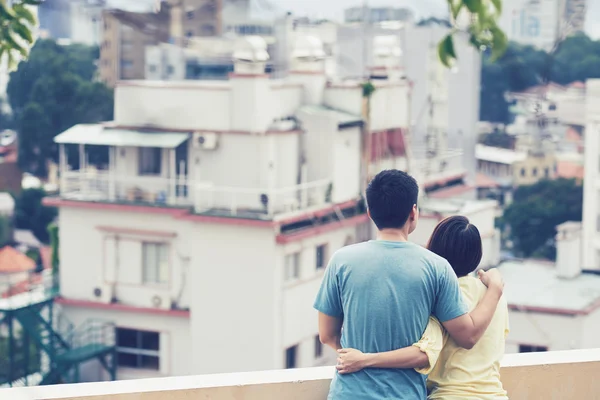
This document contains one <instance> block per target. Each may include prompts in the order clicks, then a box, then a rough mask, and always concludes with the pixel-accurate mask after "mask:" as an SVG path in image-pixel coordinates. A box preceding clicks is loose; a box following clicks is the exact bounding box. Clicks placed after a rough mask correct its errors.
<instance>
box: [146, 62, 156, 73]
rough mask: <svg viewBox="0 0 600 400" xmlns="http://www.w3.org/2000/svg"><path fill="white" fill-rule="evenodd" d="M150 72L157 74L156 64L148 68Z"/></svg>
mask: <svg viewBox="0 0 600 400" xmlns="http://www.w3.org/2000/svg"><path fill="white" fill-rule="evenodd" d="M148 71H150V72H152V73H154V72H156V65H154V64H150V65H149V66H148Z"/></svg>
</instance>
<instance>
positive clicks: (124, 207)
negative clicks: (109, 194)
mask: <svg viewBox="0 0 600 400" xmlns="http://www.w3.org/2000/svg"><path fill="white" fill-rule="evenodd" d="M42 204H43V205H45V206H48V207H73V208H88V209H92V210H109V211H122V212H135V213H149V214H163V215H165V214H166V215H171V216H174V217H176V216H179V215H183V214H185V213H187V212H188V211H187V210H182V209H179V208H163V207H150V206H144V205H132V204H114V203H99V202H91V201H76V200H64V199H60V198H57V197H45V198H44V200H43V201H42Z"/></svg>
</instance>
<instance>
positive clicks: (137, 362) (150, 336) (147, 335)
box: [117, 328, 160, 370]
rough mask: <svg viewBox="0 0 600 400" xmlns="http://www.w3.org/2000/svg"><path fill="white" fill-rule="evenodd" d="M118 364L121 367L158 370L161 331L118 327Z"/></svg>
mask: <svg viewBox="0 0 600 400" xmlns="http://www.w3.org/2000/svg"><path fill="white" fill-rule="evenodd" d="M117 364H118V365H119V367H127V368H140V369H151V370H158V369H159V368H160V335H159V333H158V332H147V331H138V330H135V329H125V328H117Z"/></svg>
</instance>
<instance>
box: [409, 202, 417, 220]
mask: <svg viewBox="0 0 600 400" xmlns="http://www.w3.org/2000/svg"><path fill="white" fill-rule="evenodd" d="M417 215H419V209H418V207H417V205H416V204H413V207H412V210H410V220H411V221H414V220H415V219H417Z"/></svg>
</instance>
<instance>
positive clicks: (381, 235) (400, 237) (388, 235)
mask: <svg viewBox="0 0 600 400" xmlns="http://www.w3.org/2000/svg"><path fill="white" fill-rule="evenodd" d="M377 240H385V241H387V242H408V230H407V229H382V230H380V231H379V232H378V233H377Z"/></svg>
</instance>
